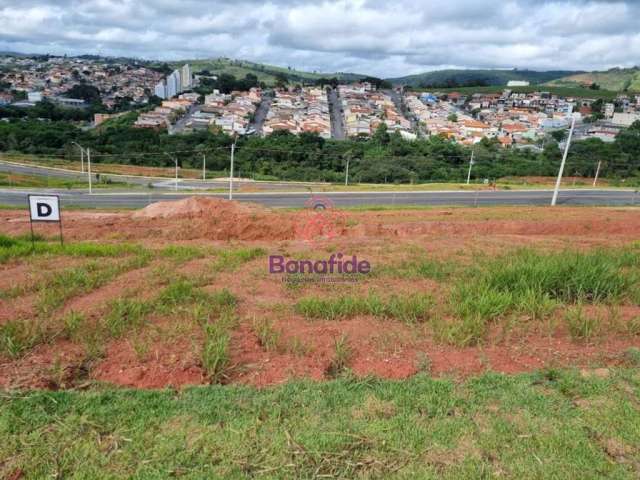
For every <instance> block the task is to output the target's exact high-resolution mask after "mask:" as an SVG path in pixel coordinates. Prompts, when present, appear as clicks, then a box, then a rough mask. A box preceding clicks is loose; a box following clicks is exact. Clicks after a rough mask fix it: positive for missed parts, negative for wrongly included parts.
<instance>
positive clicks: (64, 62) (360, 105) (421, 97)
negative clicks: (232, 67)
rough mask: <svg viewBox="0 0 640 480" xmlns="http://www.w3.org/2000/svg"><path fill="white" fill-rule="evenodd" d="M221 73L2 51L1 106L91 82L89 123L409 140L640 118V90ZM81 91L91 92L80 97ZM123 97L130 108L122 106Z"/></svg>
mask: <svg viewBox="0 0 640 480" xmlns="http://www.w3.org/2000/svg"><path fill="white" fill-rule="evenodd" d="M216 81H218V75H216V74H215V73H211V72H208V71H196V72H195V73H194V71H193V69H192V67H191V65H190V64H188V63H185V64H183V65H182V66H181V67H179V68H175V69H173V70H171V69H170V68H168V66H166V64H165V65H164V66H162V68H155V67H152V66H150V65H148V64H131V63H126V62H118V61H115V60H112V59H109V60H107V59H101V58H72V57H45V58H37V57H21V56H16V57H12V56H3V57H0V87H2V88H1V89H0V106H5V107H7V106H10V107H14V108H24V109H28V108H31V107H34V106H36V104H38V103H40V102H42V101H50V102H52V103H55V104H58V105H60V106H64V107H75V108H87V107H88V106H89V103H90V100H91V99H89V98H86V93H87V92H89V93H91V94H93V95H94V97H95V98H94V99H95V101H97V102H99V104H100V106H101V108H103V109H104V111H98V112H95V115H94V117H93V126H97V125H100V124H101V123H103V122H104V121H106V120H108V119H110V118H113V117H117V116H121V115H123V114H124V113H126V112H127V111H131V110H133V111H137V118H136V120H135V122H134V124H133V125H134V126H135V127H137V128H152V129H160V130H166V131H168V132H169V133H172V134H179V133H184V132H191V131H196V130H212V131H220V132H223V133H226V134H229V135H269V134H272V133H274V132H276V131H288V132H290V133H292V134H301V133H313V134H317V135H319V136H320V137H322V138H325V139H330V138H334V139H345V138H351V137H370V136H373V135H374V134H375V132H376V131H377V130H378V129H379V128H381V127H383V128H385V129H386V130H387V131H389V132H397V133H398V135H400V136H401V137H402V138H404V139H407V140H413V139H416V138H419V137H425V136H432V135H437V136H440V137H443V138H446V139H450V140H452V141H455V142H458V143H461V144H465V145H473V144H475V143H478V142H480V141H481V140H482V139H495V140H497V141H498V142H499V144H500V145H501V146H503V147H504V148H511V147H516V148H520V147H522V148H525V147H526V148H537V149H541V146H540V144H541V141H542V140H543V139H544V137H545V136H546V135H547V134H549V133H550V132H553V131H555V130H561V129H566V128H567V127H568V125H569V124H570V123H571V119H575V120H576V123H577V125H578V128H577V132H576V136H577V137H578V138H600V139H602V140H603V141H613V140H614V139H615V136H616V135H617V133H618V132H619V131H620V129H622V128H625V127H628V126H630V125H631V124H632V123H633V122H634V121H637V120H640V95H634V94H629V93H621V94H619V95H617V97H615V98H610V99H606V100H605V99H602V98H601V97H598V96H597V95H594V96H593V97H592V98H590V97H589V96H588V95H587V96H584V95H582V96H579V97H578V96H570V95H560V94H558V93H553V92H552V91H550V90H551V89H549V90H546V89H545V87H544V86H531V85H530V84H529V82H526V81H519V80H513V81H509V82H508V83H507V85H506V86H504V87H503V88H502V89H501V91H493V92H484V91H481V90H482V88H478V89H477V91H473V88H469V87H465V88H461V89H459V90H460V91H456V90H455V88H453V89H452V88H448V89H439V88H433V89H428V91H426V90H427V89H425V88H422V89H420V88H409V87H406V86H398V85H395V86H394V85H382V84H376V83H375V82H370V81H362V80H360V81H353V82H349V83H347V82H337V81H336V80H335V79H332V80H330V81H329V80H327V81H326V82H323V81H322V80H318V81H316V82H315V83H314V85H305V84H303V83H302V82H289V83H288V84H287V83H286V82H285V83H283V84H281V85H277V86H275V85H273V86H267V85H264V84H260V85H258V82H254V83H255V84H256V86H254V87H251V88H248V89H246V90H230V91H221V89H219V88H208V89H207V88H206V86H207V85H212V82H214V83H213V84H215V82H216ZM523 88H524V90H526V91H523ZM594 92H596V90H595V89H594ZM75 93H82V94H84V95H85V98H75V97H74V96H73V95H74V94H75ZM123 104H126V105H127V108H122V109H118V106H121V105H123ZM118 110H120V111H118Z"/></svg>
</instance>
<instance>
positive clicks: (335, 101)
mask: <svg viewBox="0 0 640 480" xmlns="http://www.w3.org/2000/svg"><path fill="white" fill-rule="evenodd" d="M327 99H328V101H329V115H330V117H331V138H335V139H337V140H344V139H345V133H344V115H343V114H342V102H340V97H339V96H338V90H337V89H335V88H332V89H331V90H329V93H328V94H327Z"/></svg>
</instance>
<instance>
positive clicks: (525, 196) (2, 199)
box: [0, 189, 640, 208]
mask: <svg viewBox="0 0 640 480" xmlns="http://www.w3.org/2000/svg"><path fill="white" fill-rule="evenodd" d="M47 192H48V193H56V194H59V195H60V197H61V202H62V205H63V206H86V207H103V208H111V207H121V208H124V207H127V208H140V207H144V206H146V205H148V204H150V203H153V202H157V201H161V200H178V199H181V198H186V197H188V196H189V195H185V194H180V193H177V194H171V193H152V194H151V193H150V194H146V193H143V194H140V193H126V192H111V193H99V194H94V195H91V196H90V195H88V194H87V193H86V192H77V191H75V192H69V191H68V190H49V191H47ZM29 193H46V192H45V191H42V190H39V191H37V192H36V191H28V190H20V191H18V190H11V189H0V204H2V205H19V206H24V205H26V202H27V194H29ZM206 196H210V197H217V198H226V195H224V194H206ZM323 196H324V197H326V198H329V199H330V200H331V201H332V202H333V203H334V204H335V205H336V206H337V207H352V206H359V205H442V206H454V205H463V206H474V205H478V206H489V205H548V204H549V203H550V201H551V196H552V191H551V190H509V191H478V192H457V191H442V192H339V193H327V194H323ZM234 199H235V200H239V201H243V202H256V203H261V204H263V205H266V206H269V207H304V206H305V202H307V200H309V194H305V193H297V192H296V193H243V194H236V195H234ZM558 204H560V205H611V206H622V205H640V194H638V193H637V192H634V191H633V190H563V191H561V192H560V196H559V199H558Z"/></svg>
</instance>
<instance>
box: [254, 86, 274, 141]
mask: <svg viewBox="0 0 640 480" xmlns="http://www.w3.org/2000/svg"><path fill="white" fill-rule="evenodd" d="M272 100H273V93H271V92H268V93H265V94H264V95H263V97H262V101H261V102H260V105H258V108H257V109H256V113H255V115H254V117H253V122H251V125H250V126H249V129H253V130H255V132H256V135H261V134H262V126H263V125H264V121H265V120H266V119H267V114H268V113H269V109H270V108H271V101H272Z"/></svg>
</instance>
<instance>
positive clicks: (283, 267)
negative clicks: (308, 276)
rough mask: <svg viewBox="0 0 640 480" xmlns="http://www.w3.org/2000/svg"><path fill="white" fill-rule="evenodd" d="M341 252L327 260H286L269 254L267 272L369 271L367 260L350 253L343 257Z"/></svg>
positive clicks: (324, 272) (326, 272) (363, 272)
mask: <svg viewBox="0 0 640 480" xmlns="http://www.w3.org/2000/svg"><path fill="white" fill-rule="evenodd" d="M343 259H344V255H343V254H342V253H338V254H337V255H336V254H332V255H331V256H330V257H329V259H328V260H315V261H314V260H286V259H285V258H284V257H283V256H282V255H270V256H269V273H288V274H295V273H315V274H335V273H337V274H343V273H361V274H366V273H369V272H370V271H371V264H370V263H369V262H368V261H367V260H361V261H359V260H358V257H356V256H355V255H352V256H351V257H350V258H348V259H344V260H343Z"/></svg>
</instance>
